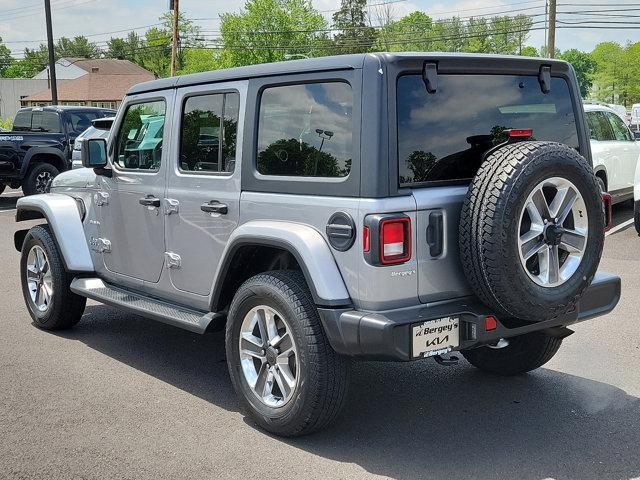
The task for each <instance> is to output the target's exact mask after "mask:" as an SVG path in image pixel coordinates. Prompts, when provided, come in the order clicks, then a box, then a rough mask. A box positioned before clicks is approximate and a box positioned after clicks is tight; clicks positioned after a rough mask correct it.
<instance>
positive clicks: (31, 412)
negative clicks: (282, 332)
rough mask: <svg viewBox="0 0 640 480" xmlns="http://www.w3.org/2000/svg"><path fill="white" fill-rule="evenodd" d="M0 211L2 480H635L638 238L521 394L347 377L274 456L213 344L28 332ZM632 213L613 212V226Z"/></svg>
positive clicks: (275, 446)
mask: <svg viewBox="0 0 640 480" xmlns="http://www.w3.org/2000/svg"><path fill="white" fill-rule="evenodd" d="M15 201H16V195H15V194H14V193H11V191H10V192H9V193H5V194H3V195H2V196H0V272H1V274H0V295H1V297H0V298H1V300H0V322H1V324H0V478H56V479H67V478H69V479H71V478H74V479H75V478H118V479H139V478H150V479H159V478H166V479H177V478H190V479H194V478H196V479H197V478H260V479H266V478H306V479H311V478H345V479H347V478H348V479H359V478H393V479H406V478H455V479H485V478H495V479H506V478H513V479H523V480H529V479H531V480H534V479H535V480H542V479H548V478H552V479H557V480H561V479H562V480H564V479H604V478H606V479H634V478H640V457H639V456H638V451H640V374H639V370H640V335H639V328H638V311H640V296H639V295H638V294H637V293H636V292H638V291H640V255H639V254H638V252H639V251H640V238H638V236H637V235H636V233H635V230H634V229H633V226H631V228H626V229H625V228H622V229H621V230H618V231H616V232H615V233H614V234H612V235H610V236H608V237H607V241H606V245H605V253H604V256H603V259H602V262H601V269H603V270H606V271H609V272H613V273H616V274H618V275H620V276H621V277H622V279H623V297H622V301H621V302H620V304H619V306H618V307H617V309H616V310H615V311H614V312H613V313H611V314H610V315H608V316H606V317H602V318H599V319H596V320H593V321H590V322H586V323H583V324H580V325H578V326H576V327H575V330H576V333H575V334H574V335H572V336H571V337H569V338H568V339H566V340H565V343H564V345H563V347H562V348H561V350H560V352H559V354H558V355H557V356H556V357H555V358H554V359H553V360H552V361H551V362H550V363H549V364H547V366H546V367H545V368H542V369H540V370H538V371H536V372H534V373H531V374H528V375H524V376H521V377H517V378H511V379H503V378H498V377H493V376H489V375H486V374H482V373H479V372H478V371H476V370H475V369H473V368H472V367H470V366H469V365H468V364H467V363H466V362H464V361H461V362H460V363H459V364H458V365H457V366H454V367H441V366H439V365H437V364H435V362H432V361H419V362H414V363H410V364H389V363H373V362H367V363H364V362H363V363H356V364H354V366H353V369H352V381H351V385H350V393H349V397H348V403H347V407H346V408H345V410H344V413H343V415H342V416H341V418H340V419H339V421H338V422H337V424H336V425H335V426H334V427H332V428H330V429H328V430H326V431H324V432H322V433H320V434H317V435H314V436H310V437H305V438H301V439H293V440H283V439H280V438H276V437H272V436H270V435H267V434H265V433H263V432H261V431H260V430H257V429H256V428H254V426H253V425H252V423H251V421H250V420H249V419H247V418H245V417H244V416H243V415H242V414H241V413H239V412H238V409H237V403H236V400H235V397H234V394H233V391H232V388H231V385H230V382H229V379H228V376H227V370H226V365H225V361H224V346H223V344H224V342H223V335H222V334H220V333H215V334H207V335H205V336H199V335H196V334H191V333H189V332H186V331H182V330H179V329H176V328H173V327H170V326H167V325H163V324H160V323H156V322H153V321H151V320H146V319H143V318H140V317H136V316H132V315H128V314H123V313H120V312H118V311H117V310H115V309H112V308H109V307H105V306H102V305H98V304H93V303H92V304H90V305H89V306H88V307H87V310H86V314H85V316H84V318H83V320H82V322H81V323H80V324H79V325H78V326H77V327H76V328H75V329H73V330H70V331H66V332H63V333H55V334H53V333H47V332H44V331H41V330H38V329H36V328H35V327H34V326H33V325H32V324H31V319H30V317H29V315H28V313H27V311H26V309H25V307H24V305H23V300H22V294H21V292H20V287H19V281H18V269H17V264H18V258H19V256H18V253H17V252H16V251H15V250H14V248H13V232H14V230H15V229H16V224H15V223H14V218H13V215H14V208H15ZM631 214H632V211H631V209H630V207H629V206H626V207H616V208H615V221H616V223H617V224H619V225H626V224H624V222H625V221H626V220H628V219H629V218H630V215H631Z"/></svg>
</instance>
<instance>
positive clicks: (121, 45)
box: [105, 32, 143, 62]
mask: <svg viewBox="0 0 640 480" xmlns="http://www.w3.org/2000/svg"><path fill="white" fill-rule="evenodd" d="M142 47H143V41H142V38H140V36H139V35H138V34H137V33H136V32H129V34H128V35H127V36H126V38H119V37H111V38H110V39H109V40H108V41H107V51H106V52H105V57H107V58H119V59H123V60H129V61H132V62H136V61H137V60H138V57H139V51H140V49H141V48H142Z"/></svg>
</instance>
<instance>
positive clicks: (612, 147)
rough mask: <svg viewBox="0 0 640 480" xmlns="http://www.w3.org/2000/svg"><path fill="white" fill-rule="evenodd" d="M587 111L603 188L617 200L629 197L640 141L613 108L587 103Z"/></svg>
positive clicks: (593, 148) (592, 150)
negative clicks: (636, 139) (637, 140)
mask: <svg viewBox="0 0 640 480" xmlns="http://www.w3.org/2000/svg"><path fill="white" fill-rule="evenodd" d="M584 110H585V113H586V117H587V125H588V126H589V131H590V136H591V152H592V155H593V169H594V171H595V173H596V177H598V182H599V183H600V187H601V188H602V190H603V191H605V192H609V193H610V194H611V196H612V197H613V203H617V202H622V201H624V200H629V199H630V198H632V196H633V185H634V177H635V173H636V165H637V164H638V159H639V158H640V143H639V142H636V141H635V139H634V135H633V134H632V133H631V131H630V130H629V127H627V125H626V124H625V123H624V121H623V120H622V118H620V116H618V114H616V113H615V112H614V111H613V110H612V109H611V108H609V107H606V106H604V105H595V104H593V105H592V104H586V105H585V106H584Z"/></svg>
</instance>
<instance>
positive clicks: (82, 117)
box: [66, 112, 100, 134]
mask: <svg viewBox="0 0 640 480" xmlns="http://www.w3.org/2000/svg"><path fill="white" fill-rule="evenodd" d="M66 117H67V128H68V129H69V131H70V132H74V133H76V134H78V133H81V132H84V131H85V130H86V129H87V128H89V127H90V126H91V121H92V120H94V119H96V118H98V117H100V114H99V113H98V112H68V113H67V115H66Z"/></svg>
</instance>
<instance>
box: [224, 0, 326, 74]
mask: <svg viewBox="0 0 640 480" xmlns="http://www.w3.org/2000/svg"><path fill="white" fill-rule="evenodd" d="M326 29H327V23H326V21H325V19H324V17H323V16H322V14H320V13H319V12H318V11H317V10H315V9H314V8H313V6H312V5H311V2H310V0H248V1H247V3H246V4H245V6H244V10H243V11H242V12H240V13H225V14H223V15H221V24H220V30H221V37H222V39H221V41H220V42H219V43H218V45H219V47H220V49H221V53H220V55H219V57H218V58H219V62H220V66H224V67H236V66H241V65H252V64H256V63H265V62H276V61H280V60H286V59H288V58H291V57H294V58H295V57H297V56H316V55H318V54H323V53H325V51H324V47H326V46H327V44H328V38H327V35H326Z"/></svg>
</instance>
